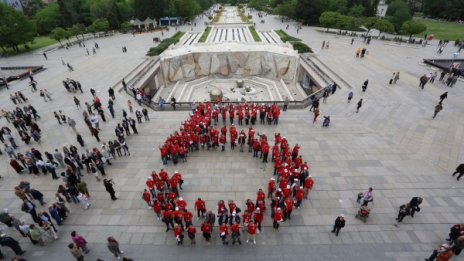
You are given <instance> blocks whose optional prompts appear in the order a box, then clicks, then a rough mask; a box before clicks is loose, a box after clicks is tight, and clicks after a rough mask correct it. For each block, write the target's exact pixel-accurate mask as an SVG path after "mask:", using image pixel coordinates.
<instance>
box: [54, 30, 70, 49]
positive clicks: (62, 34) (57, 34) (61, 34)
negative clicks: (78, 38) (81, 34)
mask: <svg viewBox="0 0 464 261" xmlns="http://www.w3.org/2000/svg"><path fill="white" fill-rule="evenodd" d="M68 34H69V32H67V31H66V30H65V29H64V28H62V27H57V28H55V29H53V30H52V31H51V33H50V38H52V39H55V40H57V41H58V42H59V43H60V45H61V47H63V44H62V43H61V40H63V39H65V38H66V37H67V35H68Z"/></svg>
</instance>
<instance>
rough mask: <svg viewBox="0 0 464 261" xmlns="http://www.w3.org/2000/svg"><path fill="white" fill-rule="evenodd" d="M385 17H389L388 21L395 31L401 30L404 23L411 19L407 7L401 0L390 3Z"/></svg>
mask: <svg viewBox="0 0 464 261" xmlns="http://www.w3.org/2000/svg"><path fill="white" fill-rule="evenodd" d="M387 16H389V20H390V22H391V23H392V24H393V25H394V26H395V30H396V31H399V30H400V29H401V26H402V25H403V23H404V22H406V21H409V20H411V18H412V17H411V14H410V13H409V9H408V6H407V5H406V3H405V2H404V1H403V0H394V1H393V2H391V3H390V5H389V6H388V9H387Z"/></svg>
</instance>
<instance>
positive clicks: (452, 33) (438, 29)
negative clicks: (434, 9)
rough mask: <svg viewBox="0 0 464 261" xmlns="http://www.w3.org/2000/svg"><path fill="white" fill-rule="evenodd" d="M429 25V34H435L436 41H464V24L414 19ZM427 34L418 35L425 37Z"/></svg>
mask: <svg viewBox="0 0 464 261" xmlns="http://www.w3.org/2000/svg"><path fill="white" fill-rule="evenodd" d="M414 19H416V20H419V21H421V22H423V23H424V24H425V25H427V31H426V32H425V33H427V34H429V35H430V34H433V35H434V38H435V39H446V40H451V41H454V40H456V39H461V40H462V39H464V24H458V23H452V22H445V21H436V20H431V19H422V18H414ZM425 33H421V34H420V35H417V37H423V36H424V34H425Z"/></svg>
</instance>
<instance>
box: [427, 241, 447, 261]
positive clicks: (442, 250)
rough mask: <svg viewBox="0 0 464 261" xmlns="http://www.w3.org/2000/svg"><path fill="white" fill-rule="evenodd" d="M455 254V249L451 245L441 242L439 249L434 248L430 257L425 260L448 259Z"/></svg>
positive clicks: (439, 260) (441, 260)
mask: <svg viewBox="0 0 464 261" xmlns="http://www.w3.org/2000/svg"><path fill="white" fill-rule="evenodd" d="M452 256H453V251H452V248H451V246H450V245H448V244H440V245H438V247H437V249H435V250H433V252H432V254H431V255H430V257H429V258H426V259H425V261H434V260H437V261H448V260H450V259H451V257H452Z"/></svg>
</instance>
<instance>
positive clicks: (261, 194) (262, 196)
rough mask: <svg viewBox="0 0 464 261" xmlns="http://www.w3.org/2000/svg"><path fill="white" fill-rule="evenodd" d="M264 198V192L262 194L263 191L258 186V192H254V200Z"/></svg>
mask: <svg viewBox="0 0 464 261" xmlns="http://www.w3.org/2000/svg"><path fill="white" fill-rule="evenodd" d="M265 198H266V194H264V191H263V189H262V188H259V189H258V192H256V201H260V200H262V201H264V199H265Z"/></svg>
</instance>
